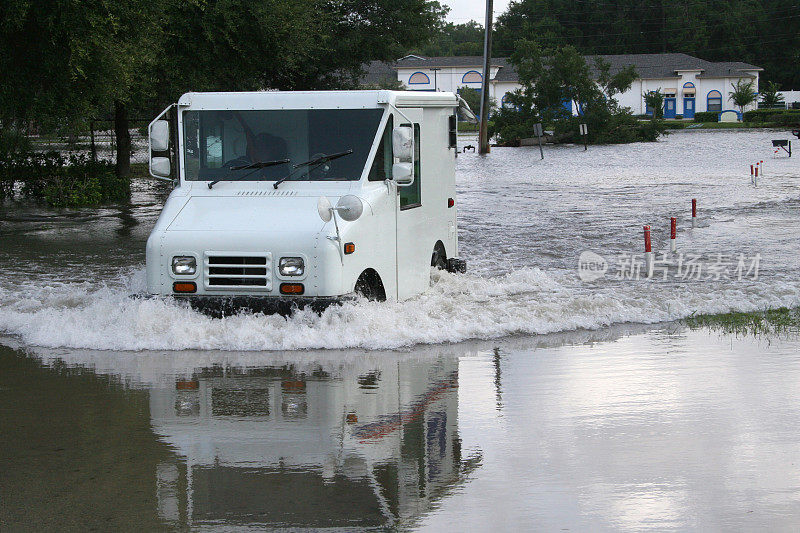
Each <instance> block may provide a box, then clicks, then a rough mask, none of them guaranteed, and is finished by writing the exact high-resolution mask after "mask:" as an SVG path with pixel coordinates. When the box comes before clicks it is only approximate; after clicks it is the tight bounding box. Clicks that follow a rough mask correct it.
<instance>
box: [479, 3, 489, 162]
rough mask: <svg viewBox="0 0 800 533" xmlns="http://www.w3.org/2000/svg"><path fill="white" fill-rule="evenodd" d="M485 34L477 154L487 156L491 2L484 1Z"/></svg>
mask: <svg viewBox="0 0 800 533" xmlns="http://www.w3.org/2000/svg"><path fill="white" fill-rule="evenodd" d="M485 30H486V32H485V35H484V37H483V82H482V83H481V125H480V130H479V134H478V136H479V143H478V144H479V145H480V147H479V149H478V153H481V154H488V153H489V151H490V148H489V132H488V124H487V120H488V119H489V77H490V76H491V71H490V64H491V59H492V0H486V28H485Z"/></svg>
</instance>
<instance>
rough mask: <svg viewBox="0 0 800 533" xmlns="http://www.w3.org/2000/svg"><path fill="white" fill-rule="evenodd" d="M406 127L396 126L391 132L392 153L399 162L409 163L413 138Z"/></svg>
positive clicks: (411, 155)
mask: <svg viewBox="0 0 800 533" xmlns="http://www.w3.org/2000/svg"><path fill="white" fill-rule="evenodd" d="M412 131H413V130H412V129H411V128H409V127H408V126H398V127H396V128H394V129H393V130H392V151H393V152H394V156H395V157H397V158H399V159H400V161H401V162H404V163H405V162H409V161H411V158H412V157H413V155H414V136H413V134H412Z"/></svg>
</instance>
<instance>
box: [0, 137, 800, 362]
mask: <svg viewBox="0 0 800 533" xmlns="http://www.w3.org/2000/svg"><path fill="white" fill-rule="evenodd" d="M774 136H776V133H773V132H746V133H719V132H717V133H714V134H702V133H686V134H680V135H673V136H670V137H668V138H667V140H665V141H663V142H659V143H649V144H637V145H628V146H614V147H592V148H591V149H590V152H589V153H588V155H587V154H584V153H583V152H582V150H580V149H577V148H576V149H570V148H559V149H551V150H549V151H548V153H547V154H546V158H547V159H545V161H544V162H541V161H539V154H538V148H537V149H535V150H525V149H506V150H500V149H496V150H494V151H493V152H492V154H491V155H490V156H489V157H487V158H480V157H477V156H472V155H471V154H465V155H462V156H460V157H459V175H458V176H459V178H458V179H459V184H458V185H459V207H460V212H459V217H460V226H461V228H460V229H461V242H462V254H461V255H462V256H463V257H466V258H467V259H468V260H469V262H470V265H471V270H470V273H468V274H466V275H452V274H448V273H445V272H441V273H440V272H434V273H433V274H432V278H433V283H432V287H431V289H430V290H429V291H428V292H427V293H425V294H423V295H421V296H419V297H417V298H414V299H412V300H410V301H407V302H399V303H398V302H387V303H377V302H367V301H357V302H348V303H344V304H343V305H341V306H333V307H331V308H329V309H327V310H326V311H325V312H323V313H322V314H319V315H318V314H316V313H314V312H312V311H299V312H296V313H295V314H294V315H292V316H291V317H289V318H284V317H281V316H279V315H271V316H265V315H261V314H256V315H252V314H250V315H238V316H231V317H226V318H224V319H213V318H210V317H208V316H205V315H202V314H199V313H197V312H195V311H192V310H191V309H189V308H188V307H186V306H183V305H181V304H178V303H176V302H174V301H172V300H170V299H156V298H154V299H141V298H138V299H137V298H131V297H130V296H129V295H130V294H131V293H136V292H140V291H142V290H143V288H144V271H143V269H142V267H141V249H140V248H143V244H144V243H143V239H144V238H145V236H146V234H147V231H148V230H149V227H150V226H151V225H152V223H153V218H152V213H151V212H150V211H151V210H148V211H147V213H148V214H143V215H141V218H140V221H141V224H140V225H141V226H142V228H140V229H139V230H138V231H139V233H138V234H135V235H134V236H133V237H130V236H128V237H120V238H119V239H116V240H114V239H111V240H110V241H109V242H110V244H108V246H109V247H110V248H111V249H113V251H114V253H113V254H110V255H111V256H112V257H113V259H114V261H127V266H124V267H123V268H122V270H123V272H125V274H123V275H121V276H120V277H119V278H117V280H114V279H113V278H114V277H112V276H111V275H109V274H108V272H109V270H108V268H105V267H103V268H100V267H98V266H97V264H95V262H94V260H91V261H90V260H89V259H88V256H82V255H81V254H83V253H85V252H83V251H81V246H75V248H76V249H75V250H72V251H71V252H70V254H69V255H68V259H63V256H64V254H63V253H62V254H61V255H59V256H58V257H59V260H60V261H63V262H64V264H63V265H61V267H62V268H63V269H64V271H66V272H67V273H70V275H66V276H64V277H65V279H67V280H68V279H72V280H77V279H87V278H92V279H97V277H98V276H99V277H100V278H101V279H104V278H102V276H104V275H105V276H106V278H105V279H106V281H105V282H104V283H102V284H101V285H100V286H99V287H98V285H97V284H96V283H88V282H79V281H66V280H59V279H58V276H54V275H53V274H52V273H50V274H48V275H45V274H35V272H48V266H49V265H51V264H52V262H53V257H52V255H51V256H48V253H50V254H53V253H55V252H54V249H56V248H58V247H60V246H62V245H63V242H64V241H61V240H59V239H60V237H58V236H56V237H53V235H52V234H53V230H52V224H50V223H49V224H48V226H47V227H46V228H39V227H36V226H33V227H27V226H26V228H25V230H24V231H23V234H24V238H26V239H30V240H29V241H26V242H24V243H23V244H22V245H18V246H16V248H15V247H14V246H9V247H6V249H7V250H10V251H5V252H3V251H1V250H0V255H2V261H3V266H2V267H0V273H1V274H2V277H0V332H4V333H5V334H11V335H14V336H16V337H18V338H19V339H20V340H21V341H22V342H24V343H26V344H30V345H38V346H45V347H51V348H56V347H67V348H89V349H99V350H184V349H200V350H203V349H215V350H237V351H240V350H259V351H260V350H301V349H312V348H332V349H340V348H363V349H368V350H378V349H393V348H399V347H406V346H412V345H416V344H435V343H444V342H459V341H463V340H467V339H488V338H497V337H502V336H508V335H518V334H525V335H530V334H544V333H552V332H558V331H568V330H574V329H596V328H601V327H604V326H607V325H611V324H618V323H644V324H650V323H657V322H663V321H669V320H675V319H679V318H683V317H686V316H688V315H690V314H692V313H717V312H727V311H731V310H739V311H751V310H758V309H765V308H774V307H781V306H788V307H795V306H800V280H799V279H798V275H797V272H798V269H800V260H799V259H798V255H800V254H797V244H798V237H800V229H798V225H797V221H798V214H800V201H798V196H799V193H798V184H799V183H800V168H798V164H797V162H796V161H792V160H788V159H778V158H774V159H771V160H768V161H767V163H768V165H765V168H766V172H765V174H766V176H765V177H764V178H762V181H761V183H759V187H758V188H754V187H752V185H751V184H750V182H749V162H750V160H751V159H752V160H757V159H758V158H761V159H765V160H767V159H768V157H769V156H766V157H765V154H766V152H767V151H768V150H769V145H770V143H769V139H770V138H772V137H774ZM775 138H780V136H777V137H775ZM687 154H688V155H687ZM687 157H691V158H692V165H691V171H687V170H686V167H685V166H684V164H683V161H685V160H686V158H687ZM692 197H697V198H699V199H700V206H701V214H702V216H703V224H702V226H703V227H701V228H698V229H696V230H689V229H688V228H687V226H688V217H686V216H685V215H686V214H687V211H688V205H689V202H690V200H691V198H692ZM148 209H149V208H148ZM669 216H680V217H681V221H680V232H679V239H680V247H681V251H685V252H687V253H700V254H704V257H705V258H706V259H708V258H709V257H713V256H715V255H716V254H719V253H722V254H728V255H730V256H731V257H734V258H735V256H736V255H738V254H743V255H745V256H747V257H748V259H749V258H751V257H753V256H754V255H755V254H756V253H760V254H761V256H762V263H761V272H760V275H759V278H758V279H757V280H752V279H743V280H737V279H730V278H727V279H725V278H723V279H721V280H717V281H715V280H709V279H701V280H695V281H686V280H678V279H672V280H670V281H662V280H660V279H653V280H645V279H640V280H624V279H623V280H620V279H616V276H615V273H614V272H613V261H614V258H615V257H616V256H617V255H618V254H621V253H635V252H641V249H640V248H641V245H640V241H641V234H640V232H641V224H642V223H650V224H653V227H654V248H655V249H657V250H663V249H664V248H665V247H666V245H667V242H666V239H665V238H664V237H665V236H666V234H667V228H668V220H669ZM107 223H108V222H107V221H106V222H101V223H98V224H107ZM661 226H664V227H663V228H662V227H661ZM103 227H104V226H103ZM26 232H27V233H26ZM45 233H46V234H47V235H46V238H44V237H42V235H43V234H45ZM67 234H68V237H67V238H68V239H71V240H70V241H69V242H72V243H74V239H76V238H77V237H76V233H75V232H72V233H69V232H67ZM8 238H9V237H7V236H5V237H4V236H0V242H3V239H6V240H8ZM126 239H127V240H126ZM15 242H18V241H15ZM30 242H33V243H34V244H31V245H30V246H34V247H36V246H39V247H41V249H40V250H39V251H38V252H37V253H33V254H32V253H31V252H30V250H29V248H30V246H29V243H30ZM42 243H44V244H42ZM585 249H591V250H594V251H596V252H599V253H601V254H602V255H604V256H605V257H606V258H607V259H608V260H609V263H612V270H611V271H610V272H609V273H608V275H607V276H606V277H605V278H604V279H601V280H598V281H596V282H592V283H590V284H584V283H582V282H581V281H580V280H579V279H578V276H577V271H576V268H575V267H576V264H577V258H578V255H579V254H580V252H581V251H583V250H585ZM37 254H38V255H37ZM102 255H103V254H100V253H97V252H96V253H95V254H94V255H93V256H91V257H93V258H95V259H96V258H97V257H99V256H102ZM40 256H41V257H40ZM82 260H83V261H84V262H85V263H86V264H81V261H82ZM734 266H735V261H734ZM116 269H117V271H119V270H120V269H119V267H116ZM87 271H88V272H90V273H91V274H90V275H87V274H86V272H87ZM31 272H34V274H31ZM704 278H705V276H704ZM45 281H46V282H45Z"/></svg>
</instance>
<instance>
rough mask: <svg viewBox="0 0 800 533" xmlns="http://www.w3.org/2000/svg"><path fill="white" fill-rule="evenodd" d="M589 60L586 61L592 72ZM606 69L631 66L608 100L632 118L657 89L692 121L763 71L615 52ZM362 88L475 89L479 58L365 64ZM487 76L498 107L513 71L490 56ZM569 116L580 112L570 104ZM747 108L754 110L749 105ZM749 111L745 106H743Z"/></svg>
mask: <svg viewBox="0 0 800 533" xmlns="http://www.w3.org/2000/svg"><path fill="white" fill-rule="evenodd" d="M595 57H596V56H587V57H586V63H587V65H589V68H590V69H591V70H592V71H594V73H595V74H598V75H599V73H598V72H597V71H596V68H595V66H594V65H595ZM597 57H599V58H600V59H602V60H604V61H606V62H607V63H608V64H609V65H610V73H611V74H614V73H615V72H619V71H620V70H621V69H623V68H625V67H627V66H629V65H633V67H634V68H635V69H636V72H637V73H638V74H639V78H638V79H637V80H635V81H634V82H633V84H632V85H631V87H630V89H628V90H627V91H625V92H624V93H622V94H618V95H616V96H615V97H614V98H615V99H616V100H617V102H619V104H620V105H621V106H623V107H628V108H630V110H631V111H632V112H633V113H634V114H637V115H638V114H642V115H644V114H646V113H651V112H652V110H648V109H647V108H646V106H645V103H644V98H643V97H642V95H643V94H645V93H647V92H650V91H655V90H660V91H661V93H662V94H664V95H665V96H666V98H665V110H664V111H665V116H667V117H674V118H678V117H682V118H692V117H694V115H695V113H697V112H701V111H713V112H721V111H725V110H728V109H735V107H736V106H735V105H734V104H733V102H732V101H731V100H730V98H729V93H730V91H731V86H732V85H735V84H736V83H737V82H739V81H743V82H748V81H752V82H753V85H754V89H755V90H756V91H758V82H759V76H760V73H761V71H762V70H763V69H761V68H760V67H757V66H755V65H750V64H747V63H742V62H738V61H726V62H711V61H706V60H704V59H700V58H697V57H693V56H690V55H687V54H619V55H604V56H597ZM365 69H366V71H367V74H366V75H365V76H364V78H362V83H364V84H365V85H367V84H369V85H373V86H374V85H387V86H391V85H392V84H398V83H401V84H403V85H404V86H405V87H406V88H407V89H409V90H417V91H420V90H421V91H453V92H457V91H458V90H459V89H461V88H462V87H471V88H473V89H477V90H481V89H482V86H483V58H482V57H480V56H453V57H422V56H417V55H409V56H406V57H403V58H400V59H398V60H397V61H394V62H391V63H383V62H373V63H370V64H368V65H366V66H365ZM487 74H488V76H487V78H488V80H487V81H488V87H489V96H490V97H491V98H494V99H495V100H497V102H498V103H503V102H505V96H506V95H507V94H508V93H510V92H512V91H514V90H517V89H519V88H520V87H521V85H520V83H519V78H518V76H517V72H516V69H515V68H514V66H513V65H511V64H510V63H509V61H508V59H507V58H503V57H499V58H492V61H491V67H490V69H489V72H488V73H487ZM570 105H571V108H572V110H573V112H575V113H576V112H577V110H578V109H579V108H580V106H579V105H576V104H575V103H574V102H572V103H570ZM751 107H753V108H754V107H755V104H754V105H753V106H751ZM748 109H749V108H748Z"/></svg>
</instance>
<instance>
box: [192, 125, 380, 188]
mask: <svg viewBox="0 0 800 533" xmlns="http://www.w3.org/2000/svg"><path fill="white" fill-rule="evenodd" d="M382 115H383V110H382V109H290V110H261V111H185V112H184V113H183V149H184V164H185V175H186V179H187V180H192V181H213V180H219V181H225V180H242V181H264V180H279V179H281V178H284V177H286V175H287V174H289V173H290V171H291V176H290V177H289V178H288V179H289V180H357V179H359V178H360V177H361V173H362V171H363V170H364V166H365V165H366V162H367V156H368V155H369V150H370V148H371V147H372V142H373V140H374V139H375V134H376V133H377V131H378V124H379V123H380V120H381V116H382ZM348 150H352V153H351V154H348V155H347V157H338V158H335V159H332V160H330V161H327V162H325V163H324V164H320V165H306V166H302V167H299V168H296V169H294V170H292V165H297V164H299V163H303V162H306V161H309V160H313V159H315V158H318V157H321V156H324V155H329V154H334V153H340V152H346V151H348ZM282 159H290V160H291V165H275V166H267V167H264V168H260V169H257V170H256V171H255V172H253V170H252V169H253V168H254V167H253V166H249V165H253V164H255V163H259V162H266V161H277V160H282ZM248 166H249V168H245V167H248ZM248 173H249V174H248Z"/></svg>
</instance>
